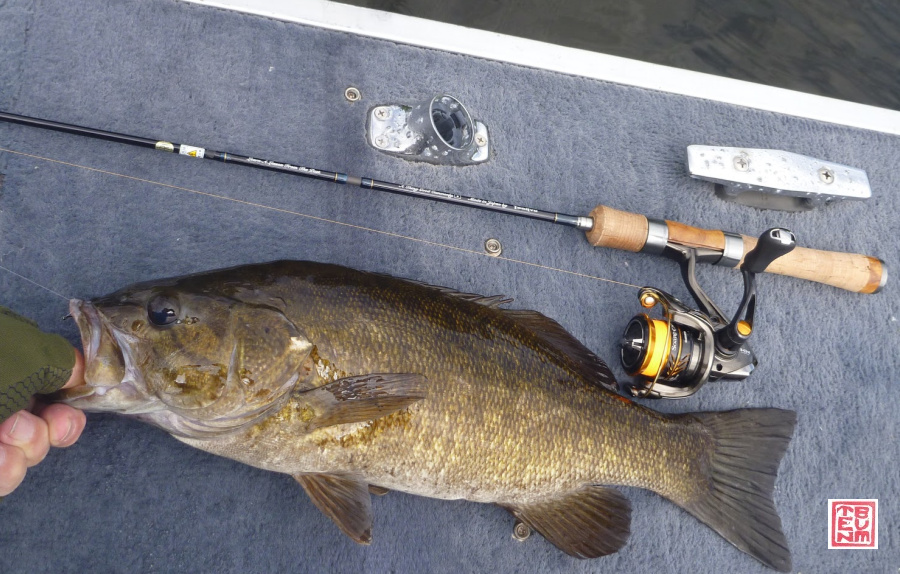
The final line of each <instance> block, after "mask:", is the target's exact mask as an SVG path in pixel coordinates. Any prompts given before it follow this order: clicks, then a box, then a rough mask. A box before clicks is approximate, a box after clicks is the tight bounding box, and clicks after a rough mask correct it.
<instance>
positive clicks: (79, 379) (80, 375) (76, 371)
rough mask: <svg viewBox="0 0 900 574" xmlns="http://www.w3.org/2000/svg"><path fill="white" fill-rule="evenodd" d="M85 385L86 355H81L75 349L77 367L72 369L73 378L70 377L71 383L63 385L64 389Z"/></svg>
mask: <svg viewBox="0 0 900 574" xmlns="http://www.w3.org/2000/svg"><path fill="white" fill-rule="evenodd" d="M83 384H84V355H82V354H81V351H79V350H78V349H75V366H74V367H72V376H71V377H69V381H68V382H67V383H66V384H65V385H63V388H64V389H68V388H69V387H77V386H78V385H83Z"/></svg>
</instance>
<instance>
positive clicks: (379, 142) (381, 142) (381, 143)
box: [375, 136, 387, 147]
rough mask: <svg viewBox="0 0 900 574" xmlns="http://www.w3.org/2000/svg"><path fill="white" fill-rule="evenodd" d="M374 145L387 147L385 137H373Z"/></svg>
mask: <svg viewBox="0 0 900 574" xmlns="http://www.w3.org/2000/svg"><path fill="white" fill-rule="evenodd" d="M375 145H376V146H378V147H387V138H386V137H384V136H378V137H377V138H375Z"/></svg>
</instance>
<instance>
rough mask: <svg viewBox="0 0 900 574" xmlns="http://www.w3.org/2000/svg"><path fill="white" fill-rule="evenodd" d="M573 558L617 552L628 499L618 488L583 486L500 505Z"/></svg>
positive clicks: (625, 531) (627, 523)
mask: <svg viewBox="0 0 900 574" xmlns="http://www.w3.org/2000/svg"><path fill="white" fill-rule="evenodd" d="M501 506H504V507H505V508H506V509H507V510H509V511H510V512H511V513H512V514H513V516H515V517H516V518H518V519H519V520H521V521H522V522H524V523H525V524H527V525H528V526H530V527H531V528H532V529H533V530H536V531H537V532H539V533H540V534H541V536H543V537H544V538H546V539H547V540H548V541H550V543H552V544H553V545H554V546H556V547H557V548H559V549H560V550H562V551H563V552H565V553H566V554H568V555H570V556H574V557H576V558H597V557H599V556H606V555H607V554H613V553H614V552H618V551H619V549H620V548H622V546H624V545H625V542H626V541H627V540H628V535H629V534H630V529H631V503H629V502H628V499H627V498H625V496H623V495H622V493H620V492H619V491H618V490H613V489H611V488H605V487H602V486H585V487H583V488H581V489H579V490H576V491H573V492H568V493H565V494H563V495H561V496H559V497H554V498H550V499H546V500H541V501H539V502H535V503H532V504H528V505H518V506H515V505H501Z"/></svg>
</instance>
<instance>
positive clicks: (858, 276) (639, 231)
mask: <svg viewBox="0 0 900 574" xmlns="http://www.w3.org/2000/svg"><path fill="white" fill-rule="evenodd" d="M0 120H2V121H6V122H10V123H15V124H21V125H25V126H29V127H36V128H43V129H48V130H54V131H59V132H65V133H69V134H74V135H80V136H86V137H91V138H95V139H101V140H106V141H112V142H117V143H123V144H128V145H134V146H138V147H145V148H152V149H155V150H158V151H163V152H167V153H177V154H179V155H184V156H188V157H192V158H197V159H210V160H215V161H219V162H222V163H231V164H238V165H244V166H247V167H254V168H257V169H264V170H268V171H275V172H280V173H287V174H291V175H298V176H301V177H306V178H311V179H318V180H322V181H328V182H332V183H336V184H341V185H355V186H358V187H361V188H363V189H371V190H377V191H385V192H389V193H395V194H400V195H406V196H411V197H419V198H423V199H430V200H434V201H442V202H444V203H451V204H455V205H464V206H468V207H475V208H478V209H484V210H487V211H494V212H499V213H506V214H509V215H515V216H519V217H527V218H529V219H538V220H541V221H546V222H549V223H556V224H559V225H565V226H567V227H574V228H576V229H580V230H582V231H584V232H585V233H586V235H587V239H588V241H589V242H590V243H591V244H592V245H594V246H597V247H613V248H616V249H622V250H625V251H632V252H643V253H650V254H656V255H666V256H668V257H670V258H674V259H676V260H680V259H681V257H682V253H683V249H684V248H685V247H690V248H693V249H695V250H696V252H697V261H698V262H702V263H711V264H715V265H720V266H726V267H739V266H740V265H741V263H742V261H743V260H744V257H745V255H747V254H749V253H751V252H752V251H753V249H754V248H755V247H756V244H757V241H758V240H757V239H756V238H755V237H749V236H746V235H740V234H737V233H731V232H727V231H722V230H710V229H701V228H698V227H692V226H690V225H685V224H683V223H678V222H674V221H666V220H660V219H652V218H648V217H646V216H644V215H640V214H637V213H629V212H625V211H620V210H617V209H613V208H611V207H607V206H604V205H598V206H597V207H595V208H594V209H593V210H592V211H591V213H590V214H589V215H587V216H576V215H567V214H564V213H556V212H552V211H544V210H541V209H534V208H531V207H523V206H519V205H512V204H507V203H500V202H496V201H490V200H486V199H481V198H477V197H469V196H464V195H457V194H453V193H447V192H443V191H434V190H430V189H425V188H421V187H415V186H411V185H404V184H397V183H391V182H387V181H380V180H377V179H374V178H369V177H359V176H354V175H349V174H346V173H340V172H335V171H328V170H320V169H315V168H310V167H303V166H298V165H293V164H290V163H285V162H278V161H273V160H269V159H262V158H257V157H253V156H245V155H239V154H235V153H231V152H223V151H213V150H210V149H206V148H203V147H197V146H192V145H188V144H179V143H172V142H169V141H166V140H159V139H150V138H143V137H138V136H133V135H127V134H121V133H116V132H108V131H103V130H98V129H94V128H86V127H82V126H76V125H73V124H66V123H60V122H54V121H50V120H44V119H38V118H32V117H28V116H22V115H17V114H11V113H6V112H0ZM765 271H766V272H768V273H777V274H780V275H787V276H790V277H796V278H799V279H806V280H809V281H816V282H819V283H824V284H826V285H831V286H833V287H838V288H840V289H846V290H848V291H854V292H858V293H876V292H878V291H880V290H881V288H882V287H884V285H885V283H886V282H887V268H886V267H885V266H884V263H883V262H882V261H881V260H880V259H877V258H875V257H869V256H867V255H860V254H853V253H839V252H833V251H821V250H816V249H809V248H804V247H797V248H795V249H793V251H791V252H790V253H787V254H785V255H783V256H781V257H779V258H777V259H775V260H774V261H772V262H771V263H770V264H769V265H768V267H766V269H765Z"/></svg>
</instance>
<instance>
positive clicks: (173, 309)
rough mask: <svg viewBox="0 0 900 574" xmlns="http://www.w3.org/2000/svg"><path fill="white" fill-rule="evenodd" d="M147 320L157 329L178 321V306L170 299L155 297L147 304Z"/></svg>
mask: <svg viewBox="0 0 900 574" xmlns="http://www.w3.org/2000/svg"><path fill="white" fill-rule="evenodd" d="M147 318H148V319H149V320H150V322H151V323H152V324H154V325H156V326H157V327H164V326H166V325H171V324H172V323H175V322H176V321H178V304H177V303H176V302H175V301H173V300H172V299H170V298H169V297H165V296H159V297H155V298H154V299H153V300H151V301H150V303H148V304H147Z"/></svg>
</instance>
